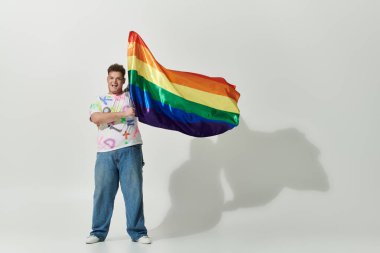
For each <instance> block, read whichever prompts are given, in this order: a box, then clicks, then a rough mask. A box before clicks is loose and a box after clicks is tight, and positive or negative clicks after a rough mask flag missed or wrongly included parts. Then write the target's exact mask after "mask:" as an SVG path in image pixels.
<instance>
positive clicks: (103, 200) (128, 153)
mask: <svg viewBox="0 0 380 253" xmlns="http://www.w3.org/2000/svg"><path fill="white" fill-rule="evenodd" d="M142 166H143V156H142V149H141V145H133V146H129V147H125V148H121V149H117V150H113V151H108V152H98V153H97V156H96V164H95V192H94V208H93V214H92V232H91V233H90V234H91V235H95V236H97V237H98V238H100V239H101V240H104V239H105V238H106V237H107V234H108V230H109V227H110V223H111V217H112V212H113V207H114V201H115V196H116V193H117V190H118V188H119V182H120V187H121V191H122V193H123V197H124V204H125V210H126V219H127V233H128V234H129V236H130V237H131V238H132V240H134V241H136V240H138V239H139V238H140V237H141V236H144V235H147V230H146V228H145V225H144V223H145V221H144V209H143V192H142V181H143V178H142Z"/></svg>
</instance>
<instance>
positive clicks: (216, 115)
mask: <svg viewBox="0 0 380 253" xmlns="http://www.w3.org/2000/svg"><path fill="white" fill-rule="evenodd" d="M128 76H129V83H130V84H131V85H137V86H138V87H139V88H140V89H142V90H144V91H147V92H149V94H150V96H151V97H152V99H154V100H156V101H160V102H162V100H161V97H163V98H165V100H166V101H164V102H165V104H169V103H168V102H167V101H170V105H171V106H172V107H174V108H176V109H180V110H182V111H185V112H187V113H193V114H197V115H199V116H201V117H203V118H206V119H210V120H220V121H225V122H227V123H230V124H233V125H238V124H239V114H236V113H232V112H227V111H223V110H218V109H215V108H212V107H209V106H205V105H201V104H198V103H195V102H192V101H189V100H186V99H184V98H182V97H180V96H177V95H175V94H173V93H171V92H169V91H167V90H165V89H162V88H160V87H159V86H157V85H156V84H154V83H152V82H149V81H148V80H146V79H145V78H144V77H143V76H140V75H139V74H138V72H137V71H136V70H129V71H128Z"/></svg>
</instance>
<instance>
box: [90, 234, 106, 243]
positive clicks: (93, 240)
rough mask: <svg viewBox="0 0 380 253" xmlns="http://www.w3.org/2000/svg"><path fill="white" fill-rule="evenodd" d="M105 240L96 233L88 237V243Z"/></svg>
mask: <svg viewBox="0 0 380 253" xmlns="http://www.w3.org/2000/svg"><path fill="white" fill-rule="evenodd" d="M102 241H104V240H101V239H100V238H99V237H96V236H95V235H89V236H88V237H87V239H86V244H92V243H97V242H102Z"/></svg>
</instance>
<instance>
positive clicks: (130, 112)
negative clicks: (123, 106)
mask: <svg viewBox="0 0 380 253" xmlns="http://www.w3.org/2000/svg"><path fill="white" fill-rule="evenodd" d="M123 113H124V117H135V109H134V108H133V107H129V106H128V107H127V110H125V112H123Z"/></svg>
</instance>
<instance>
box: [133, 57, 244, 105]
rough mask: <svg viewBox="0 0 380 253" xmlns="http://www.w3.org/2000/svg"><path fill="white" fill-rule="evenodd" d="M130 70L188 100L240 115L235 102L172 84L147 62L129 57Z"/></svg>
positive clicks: (227, 98) (220, 96)
mask: <svg viewBox="0 0 380 253" xmlns="http://www.w3.org/2000/svg"><path fill="white" fill-rule="evenodd" d="M128 69H129V70H137V72H138V73H139V75H140V76H143V77H144V78H145V79H146V80H148V81H149V82H152V83H154V84H156V85H157V86H159V87H160V88H162V89H165V90H167V91H169V92H171V93H173V94H175V95H177V96H180V97H182V98H184V99H186V100H189V101H192V102H195V103H198V104H202V105H206V106H209V107H212V108H216V109H219V110H223V111H227V112H233V113H239V109H238V107H237V105H236V101H235V100H233V99H231V98H229V97H226V96H222V95H218V94H213V93H209V92H205V91H201V90H197V89H193V88H190V87H187V86H183V85H180V84H176V83H172V82H170V81H169V79H168V78H167V77H166V76H165V75H164V74H163V73H162V72H161V71H158V70H157V69H156V68H153V67H151V66H150V65H148V64H146V63H145V62H143V61H140V60H139V59H138V58H136V57H135V56H128Z"/></svg>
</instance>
